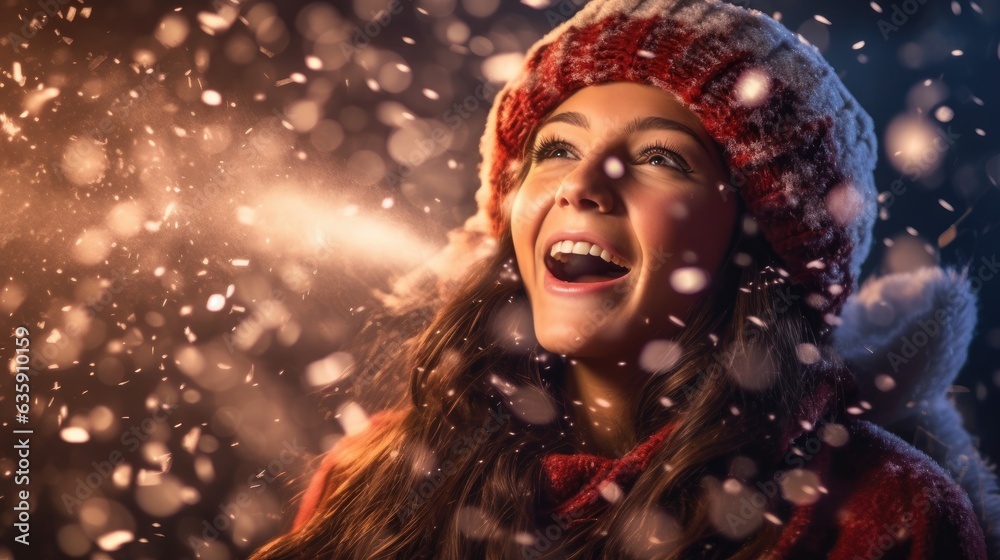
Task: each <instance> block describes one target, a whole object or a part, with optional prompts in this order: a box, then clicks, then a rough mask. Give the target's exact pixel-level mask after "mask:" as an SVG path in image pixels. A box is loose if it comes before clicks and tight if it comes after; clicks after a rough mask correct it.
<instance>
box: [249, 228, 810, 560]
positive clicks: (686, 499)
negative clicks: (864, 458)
mask: <svg viewBox="0 0 1000 560" xmlns="http://www.w3.org/2000/svg"><path fill="white" fill-rule="evenodd" d="M734 257H735V258H734ZM778 265H779V263H778V262H777V261H776V257H774V255H773V253H771V251H770V249H769V248H768V246H767V244H766V243H765V242H764V241H763V240H762V239H760V238H759V237H758V236H754V235H742V234H741V235H740V236H739V242H738V243H734V246H733V248H732V255H731V256H730V258H729V260H728V261H727V264H726V266H725V268H724V273H723V274H722V276H721V278H720V281H719V282H718V283H717V285H716V286H715V288H713V289H714V290H716V294H715V295H716V296H717V297H712V298H709V299H708V301H709V302H710V304H708V308H706V309H704V310H701V311H699V312H697V313H694V314H693V315H694V318H693V320H692V321H691V322H690V323H689V324H688V325H687V326H686V328H685V329H684V332H683V335H682V336H681V337H680V338H679V339H678V340H677V342H678V344H679V345H680V347H681V348H682V349H683V350H684V356H683V358H682V360H681V361H680V362H679V363H678V365H677V366H676V368H675V369H674V370H672V371H670V372H668V373H666V374H661V375H655V376H648V380H647V381H646V382H645V387H644V390H643V391H642V392H641V394H640V396H639V401H638V403H637V404H638V406H636V407H634V410H635V413H634V415H633V417H632V424H633V428H634V431H635V434H636V436H637V437H638V438H640V439H641V438H645V437H647V436H649V435H650V434H652V433H653V432H654V431H656V430H657V429H658V428H659V427H661V426H663V425H664V422H667V421H670V420H672V419H682V420H683V421H681V422H678V427H677V428H676V429H675V431H674V432H673V433H672V435H671V437H670V438H669V439H668V440H667V441H666V443H665V444H664V445H663V446H662V448H661V449H660V450H659V451H658V452H657V453H655V454H654V456H653V457H652V460H651V461H650V463H649V467H648V468H647V470H646V471H645V472H644V473H643V474H642V475H641V476H640V477H639V479H638V480H637V481H636V483H635V484H634V486H633V488H632V489H631V490H630V491H629V492H627V493H625V494H624V495H623V496H622V497H621V498H620V499H618V500H615V501H614V502H613V503H608V504H605V507H606V509H605V510H604V511H603V513H602V515H601V516H600V517H599V519H597V520H596V521H593V522H590V523H589V525H584V526H583V527H578V528H575V529H574V531H573V533H572V534H570V535H569V536H567V537H566V538H563V539H561V540H560V541H559V542H558V543H548V542H542V541H545V539H546V537H545V535H546V529H549V528H550V527H547V525H551V524H552V523H553V520H551V519H543V518H540V517H539V515H538V514H537V513H536V512H537V511H538V510H539V507H540V503H539V496H540V488H541V483H542V472H541V467H540V462H539V459H540V457H541V456H542V455H543V454H544V453H548V452H551V451H558V450H566V449H567V438H566V437H565V434H567V433H570V431H571V430H572V426H570V425H569V420H568V418H569V417H570V414H569V410H568V408H567V403H566V398H565V395H564V391H563V384H562V379H563V375H564V374H565V372H566V364H565V361H564V359H563V358H561V357H559V356H554V355H551V354H549V353H547V352H546V351H545V350H544V349H542V348H540V347H538V346H537V345H536V346H534V347H532V346H531V345H530V344H529V345H528V347H526V348H524V349H523V350H521V349H519V348H518V346H517V344H516V340H515V342H513V343H512V342H511V341H512V340H514V339H516V336H515V335H516V334H518V333H514V332H512V331H515V330H517V329H519V328H521V327H523V322H522V323H517V321H513V323H515V324H514V325H513V326H512V325H511V323H512V322H511V321H510V317H512V316H513V317H517V316H522V317H523V315H524V313H525V310H526V309H528V313H530V308H529V307H528V306H527V299H526V297H525V294H524V289H523V285H522V284H521V282H520V279H519V276H518V275H517V270H516V261H515V258H514V248H513V244H512V242H511V239H510V234H509V228H508V229H507V231H506V233H505V234H504V235H503V236H502V238H501V239H500V240H499V243H498V245H497V248H496V251H495V252H494V254H493V255H492V256H490V257H489V258H488V259H486V262H485V263H482V264H481V266H476V267H473V269H472V270H474V273H473V274H470V275H469V276H468V278H467V279H466V280H465V281H464V282H463V283H461V284H460V285H458V286H457V287H456V289H455V290H454V292H453V294H452V296H451V297H450V298H448V299H447V300H446V301H443V302H439V303H434V304H433V307H434V308H435V309H434V314H433V317H432V318H430V320H429V322H425V323H423V324H422V328H420V329H419V332H417V333H416V334H415V335H412V336H408V333H402V334H401V336H402V338H403V339H405V342H404V343H402V344H398V345H393V348H395V351H394V352H392V351H391V350H392V349H387V348H386V347H385V346H384V345H383V346H379V347H378V349H377V350H376V352H386V351H391V358H390V359H388V360H386V359H384V358H383V359H382V361H381V362H379V363H382V364H383V365H382V367H379V368H378V370H377V371H376V372H375V375H374V376H373V378H374V379H392V378H399V377H400V376H402V377H403V378H408V379H409V391H408V392H402V391H400V392H398V393H396V395H395V396H394V397H393V398H391V399H389V401H390V402H388V403H387V407H388V408H389V410H392V411H394V412H393V413H392V415H391V416H389V418H391V421H388V422H385V423H382V424H379V425H377V426H375V427H373V428H371V429H369V430H368V431H367V432H365V433H364V434H363V435H361V436H358V437H357V438H353V441H352V445H351V446H350V447H347V448H345V449H343V450H342V451H343V452H342V454H341V455H340V456H338V460H337V462H336V464H335V465H334V467H333V468H332V469H331V470H330V471H329V472H328V475H327V480H326V487H325V489H324V492H323V495H322V497H321V499H320V501H319V504H318V507H317V509H316V512H315V514H314V515H313V516H312V517H311V518H310V519H309V520H308V522H307V523H306V524H305V525H304V526H303V527H302V528H301V530H299V531H297V532H295V533H289V534H285V535H282V536H280V537H277V538H275V539H274V540H272V541H271V542H269V543H267V544H266V545H265V546H263V547H262V548H261V549H259V550H257V551H256V552H255V553H254V555H253V556H252V557H251V558H252V559H254V560H263V559H292V558H351V559H359V560H361V559H364V560H369V559H372V558H407V559H411V558H440V559H447V560H459V559H469V558H487V559H496V560H507V559H514V558H532V557H535V558H537V557H543V556H545V557H550V556H547V555H552V556H551V557H558V558H636V557H638V558H641V557H654V556H655V557H656V558H670V559H680V558H690V557H693V556H698V557H711V558H739V559H749V558H759V557H762V556H764V555H765V553H766V551H767V550H768V549H769V548H770V547H771V546H772V545H773V543H774V542H775V540H776V538H777V535H778V533H779V532H780V527H779V526H778V525H777V524H775V523H772V522H766V521H765V522H762V523H761V522H759V519H754V520H751V521H754V523H755V526H756V527H757V528H756V530H754V531H751V532H750V533H749V534H743V535H738V536H737V538H732V537H733V535H731V534H727V533H726V531H720V528H719V526H718V522H717V521H716V522H714V519H715V518H714V517H713V515H714V514H713V507H715V506H714V505H713V502H712V500H711V499H710V498H711V497H710V496H709V495H708V494H706V488H707V487H708V486H711V481H712V480H719V479H740V480H743V481H745V482H746V484H747V485H748V486H749V484H750V483H751V481H752V480H756V479H764V478H766V477H767V476H768V475H769V473H771V472H773V470H774V469H775V468H776V466H777V464H778V460H779V456H780V455H781V454H782V453H783V452H784V451H785V450H787V447H788V446H789V445H790V442H788V441H784V440H783V438H782V434H783V433H785V432H784V431H783V429H784V428H785V427H786V424H787V422H788V421H789V420H790V418H791V415H790V413H789V411H792V410H795V409H796V408H797V406H798V403H799V402H800V401H801V399H803V398H804V397H805V396H806V395H808V394H809V393H810V392H811V391H812V389H813V387H814V386H815V384H816V383H818V382H819V376H818V375H816V374H815V373H816V370H817V368H818V367H820V366H821V365H822V364H812V365H804V364H803V363H802V362H801V360H798V359H796V349H797V348H801V345H803V344H807V345H808V344H814V345H820V342H818V341H817V340H816V330H815V328H814V326H813V324H812V323H810V322H809V321H808V320H807V318H806V314H805V312H804V308H803V307H802V306H801V304H800V303H801V302H802V301H803V298H801V297H800V294H797V293H796V292H795V289H794V287H792V286H790V285H789V284H786V283H783V282H782V281H781V277H780V275H779V274H778V273H776V272H774V271H775V270H777V267H778ZM769 272H773V274H768V273H769ZM428 281H429V282H430V279H429V280H428ZM431 291H432V287H431V286H428V293H430V292H431ZM780 302H784V303H783V305H779V303H780ZM426 312H427V308H424V309H422V310H419V311H416V312H414V313H417V314H419V313H426ZM372 325H374V326H380V325H381V326H383V327H384V326H386V325H388V323H387V322H385V323H382V322H373V323H372ZM374 326H373V327H372V328H374ZM381 334H382V335H385V333H381ZM519 334H521V335H523V334H524V333H523V332H522V333H519ZM524 340H525V339H524V337H523V336H522V338H521V341H520V343H521V344H522V346H523V343H524ZM823 354H824V355H825V354H826V352H823ZM761 356H763V357H764V358H766V360H764V361H765V362H767V363H768V364H770V367H771V369H772V370H774V371H772V372H769V373H770V374H771V377H770V378H769V379H768V382H767V383H761V384H760V385H761V386H760V387H752V385H754V381H753V380H754V379H756V377H755V376H756V375H757V373H758V372H754V371H750V370H754V369H755V368H754V367H751V362H760V361H761V360H760V359H759V358H760V357H761ZM373 357H374V358H378V357H380V356H372V355H371V354H370V355H369V358H373ZM748 357H749V358H748ZM639 373H640V372H638V371H637V372H636V374H639ZM748 379H749V380H750V381H749V382H748V381H747V380H748ZM375 385H377V384H375V383H373V384H370V385H369V386H375ZM525 401H527V402H528V403H529V404H531V403H534V404H535V405H536V408H537V407H541V408H543V409H544V408H545V407H547V406H551V407H554V408H555V410H556V411H557V414H556V415H555V419H554V420H552V421H551V422H548V423H544V422H527V421H523V420H522V418H523V416H521V417H519V416H518V414H517V412H518V411H519V410H520V411H521V412H523V409H522V408H519V405H523V404H524V402H525ZM668 405H669V406H668ZM529 419H530V418H529ZM735 459H738V461H736V462H734V460H735ZM739 461H742V462H739ZM747 461H750V462H751V463H752V464H754V465H755V469H751V471H756V472H749V473H747V472H734V467H733V465H734V464H742V465H746V464H747ZM737 470H740V469H737ZM743 470H744V471H745V470H746V469H743ZM712 477H714V478H712ZM782 503H783V501H782V500H781V499H780V495H779V496H773V495H772V496H771V497H770V498H769V499H768V503H767V505H766V507H765V508H762V509H761V511H767V512H770V513H772V515H773V516H776V517H781V516H782V515H784V514H786V513H787V511H785V510H784V509H783V506H782ZM758 513H759V512H758ZM757 517H759V515H758V516H757ZM744 521H746V520H744ZM552 532H553V531H549V534H551V533H552ZM556 532H561V531H556ZM643 532H645V533H649V534H652V533H657V532H659V533H664V532H665V533H669V536H670V538H668V539H666V540H664V539H663V537H662V535H661V536H660V537H658V538H657V539H652V540H650V539H649V538H648V536H649V535H648V534H637V533H643ZM637 543H638V544H637Z"/></svg>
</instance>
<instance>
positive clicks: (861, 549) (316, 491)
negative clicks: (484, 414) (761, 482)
mask: <svg viewBox="0 0 1000 560" xmlns="http://www.w3.org/2000/svg"><path fill="white" fill-rule="evenodd" d="M388 417H389V416H388V415H386V414H379V415H376V416H375V417H373V421H375V422H383V421H386V418H388ZM842 426H844V428H846V434H847V436H848V437H847V442H846V443H844V444H843V445H841V446H840V447H833V446H832V445H825V444H824V445H823V446H821V447H820V449H819V450H818V451H817V452H816V455H815V456H811V457H810V456H808V455H807V456H806V457H804V458H803V459H804V460H803V461H802V462H801V464H796V465H794V466H795V467H796V468H798V467H801V468H803V469H806V470H809V471H811V472H813V473H815V474H816V475H817V477H818V479H819V483H820V486H821V488H822V489H823V490H825V491H823V490H821V493H820V498H819V499H818V500H817V501H816V502H815V503H813V504H811V505H807V506H794V508H793V512H792V515H791V518H790V519H788V520H787V522H786V523H785V524H784V527H785V529H784V532H783V533H782V534H781V537H780V540H779V542H778V544H777V548H776V550H775V553H774V556H773V558H775V559H776V560H777V559H809V560H812V559H819V558H828V559H830V560H869V559H870V560H875V559H880V560H902V559H906V560H918V559H919V560H930V559H942V560H951V559H954V560H959V559H966V558H968V559H974V560H985V558H986V544H985V539H984V536H983V532H982V529H981V528H980V526H979V524H978V522H977V520H976V517H975V515H974V513H973V511H972V507H971V504H970V502H969V498H968V496H967V495H966V493H965V491H964V490H963V489H962V488H961V487H960V486H958V485H957V484H956V483H955V482H954V481H953V480H952V479H951V478H950V477H949V476H948V475H947V474H946V473H945V472H944V471H943V470H942V469H941V467H939V466H938V464H937V463H935V462H934V461H933V460H931V459H930V458H929V457H928V456H927V455H925V454H923V453H922V452H920V451H918V450H917V449H915V448H913V447H912V446H911V445H909V444H908V443H906V442H904V441H903V440H901V439H899V438H898V437H896V436H894V435H892V434H890V433H889V432H887V431H885V430H884V429H883V428H881V427H879V426H876V425H875V424H872V423H871V422H867V421H864V420H856V419H851V420H849V421H847V422H845V423H844V424H842ZM672 428H673V426H672V425H668V426H665V427H664V428H662V429H661V430H660V431H659V432H658V433H656V434H654V435H653V436H651V437H650V438H649V439H647V440H646V441H644V442H642V443H640V444H639V445H638V446H636V447H635V448H634V449H633V450H632V451H630V452H629V453H628V454H626V455H625V456H623V457H620V458H617V459H609V458H605V457H600V456H595V455H588V454H582V453H577V454H561V453H550V454H548V455H545V456H544V457H543V458H542V466H543V471H544V472H545V474H546V484H545V485H544V487H543V488H542V491H543V492H544V494H545V501H546V502H547V503H548V504H549V507H548V508H547V509H546V510H545V511H544V512H543V513H544V514H545V515H546V516H551V518H552V519H553V520H558V522H559V524H558V525H559V526H560V532H562V531H566V532H570V531H573V530H574V528H575V527H577V526H579V525H581V524H584V523H585V522H586V521H585V520H586V519H588V518H591V517H593V516H596V515H599V514H600V512H601V511H602V510H603V509H605V508H606V507H607V502H606V501H605V500H604V498H602V497H601V492H600V489H601V488H602V487H603V486H604V485H605V484H607V483H608V482H614V483H616V484H617V485H618V486H619V487H620V488H621V489H622V491H625V492H627V491H628V490H629V488H630V487H631V485H632V483H633V482H634V480H635V479H636V477H637V476H638V475H639V473H640V472H642V470H643V469H645V468H646V467H647V466H648V465H647V462H648V460H649V457H650V456H651V454H652V453H653V451H655V449H656V448H657V446H658V445H659V444H660V443H661V442H663V441H665V439H666V438H668V437H669V436H670V432H671V431H672ZM351 439H352V438H345V439H344V440H341V442H339V443H338V445H336V446H335V447H334V449H333V450H331V451H330V452H328V453H327V455H326V456H325V458H324V461H323V463H322V466H321V467H320V469H319V471H318V472H317V473H316V475H315V476H314V478H313V480H312V482H311V484H310V486H309V488H308V490H307V491H306V494H305V496H304V498H303V500H302V503H301V506H300V509H299V512H298V515H297V516H296V518H295V524H294V528H293V531H297V530H298V529H299V528H301V527H302V525H303V524H304V523H305V521H306V520H307V519H308V518H309V517H310V516H311V515H313V513H314V510H315V508H316V505H317V503H318V500H319V497H320V494H321V493H322V491H323V488H324V487H325V486H326V484H327V480H326V479H327V472H328V470H329V469H330V467H331V466H333V465H334V464H336V461H337V457H338V452H339V451H342V449H343V447H344V443H345V442H347V441H349V440H351ZM806 459H807V460H806ZM790 470H791V469H790Z"/></svg>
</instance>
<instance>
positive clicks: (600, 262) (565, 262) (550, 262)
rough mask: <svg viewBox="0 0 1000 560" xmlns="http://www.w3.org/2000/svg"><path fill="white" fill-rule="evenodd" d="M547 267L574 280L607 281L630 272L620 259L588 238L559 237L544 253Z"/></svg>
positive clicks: (558, 276) (568, 280) (571, 280)
mask: <svg viewBox="0 0 1000 560" xmlns="http://www.w3.org/2000/svg"><path fill="white" fill-rule="evenodd" d="M545 267H546V268H548V269H549V272H551V273H552V276H554V277H555V278H556V279H558V280H562V281H563V282H574V283H592V282H607V281H609V280H614V279H616V278H621V277H622V276H625V275H626V274H628V272H629V268H628V266H627V265H626V264H625V263H624V262H623V261H622V260H621V259H619V258H618V257H615V256H614V255H612V254H611V253H609V252H608V251H607V250H606V249H603V248H601V247H600V246H598V245H595V244H593V243H588V242H586V241H575V242H574V241H557V242H556V243H554V244H553V245H552V248H551V249H550V250H549V254H548V255H546V256H545Z"/></svg>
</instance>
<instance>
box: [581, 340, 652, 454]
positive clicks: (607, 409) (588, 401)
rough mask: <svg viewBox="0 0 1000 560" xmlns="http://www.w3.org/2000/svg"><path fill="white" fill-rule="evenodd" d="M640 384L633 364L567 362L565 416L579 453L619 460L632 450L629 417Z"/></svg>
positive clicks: (633, 431) (632, 442)
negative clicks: (581, 451)
mask: <svg viewBox="0 0 1000 560" xmlns="http://www.w3.org/2000/svg"><path fill="white" fill-rule="evenodd" d="M643 381H645V380H644V379H641V376H640V375H637V368H636V366H635V364H634V363H629V362H626V363H625V365H623V366H620V365H618V362H616V361H615V362H599V361H595V360H587V359H582V358H577V359H571V360H569V362H568V363H567V364H566V393H567V396H568V397H569V401H571V402H570V404H569V406H570V411H569V414H570V418H571V419H572V421H573V423H574V429H575V431H574V435H575V436H576V438H577V440H578V441H580V442H582V450H583V451H585V452H587V453H592V454H595V455H602V456H605V457H620V456H622V455H624V454H625V453H627V452H628V451H629V450H631V449H632V448H633V447H635V445H636V435H635V430H634V429H633V426H632V416H633V413H634V407H635V404H636V401H637V400H638V399H637V396H638V393H639V391H640V390H641V388H642V385H643ZM572 401H578V402H581V403H583V404H582V405H578V404H574V403H573V402H572Z"/></svg>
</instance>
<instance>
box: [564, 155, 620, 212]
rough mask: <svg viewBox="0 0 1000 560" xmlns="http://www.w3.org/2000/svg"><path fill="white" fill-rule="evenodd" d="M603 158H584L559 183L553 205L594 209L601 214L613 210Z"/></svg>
mask: <svg viewBox="0 0 1000 560" xmlns="http://www.w3.org/2000/svg"><path fill="white" fill-rule="evenodd" d="M603 161H604V157H601V156H599V155H598V156H597V157H590V158H585V159H584V160H583V161H581V162H580V163H579V165H577V166H575V167H574V169H573V171H571V172H570V173H569V175H567V176H566V177H564V178H563V180H562V181H561V182H560V183H559V188H558V189H557V190H556V194H555V203H556V205H557V206H559V207H561V208H565V207H568V206H572V207H573V208H575V209H577V210H590V209H596V210H597V211H598V212H601V213H602V214H607V213H608V212H611V211H612V210H614V207H615V196H614V192H613V191H612V189H611V182H612V179H611V178H610V177H608V174H607V173H606V172H605V170H604V164H603V163H602V162H603Z"/></svg>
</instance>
